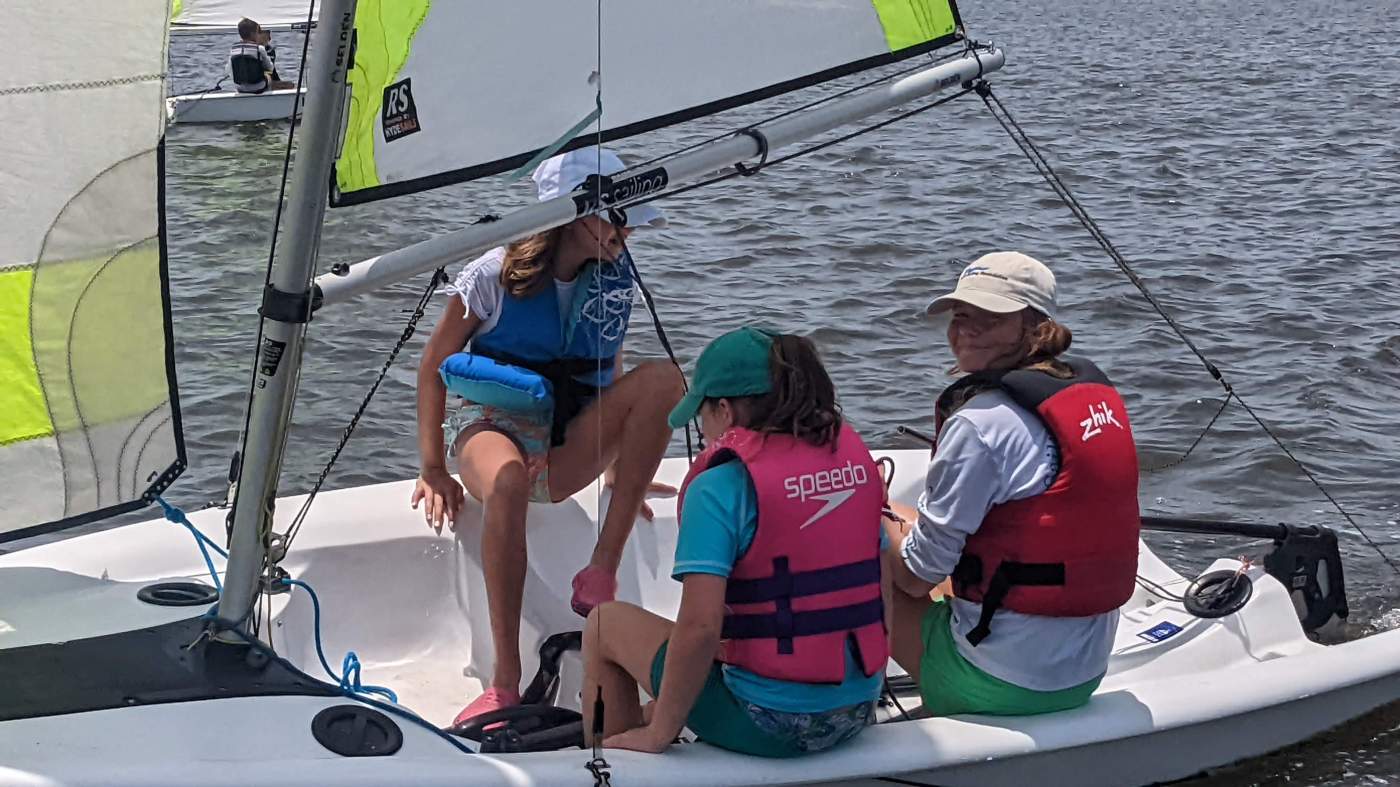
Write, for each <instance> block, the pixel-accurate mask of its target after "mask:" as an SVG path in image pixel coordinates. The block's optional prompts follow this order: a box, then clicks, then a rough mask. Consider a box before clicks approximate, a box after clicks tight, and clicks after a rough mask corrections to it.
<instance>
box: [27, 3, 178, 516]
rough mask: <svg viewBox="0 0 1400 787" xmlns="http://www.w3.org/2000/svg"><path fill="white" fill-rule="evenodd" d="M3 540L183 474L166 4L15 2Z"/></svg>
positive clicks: (101, 508)
mask: <svg viewBox="0 0 1400 787" xmlns="http://www.w3.org/2000/svg"><path fill="white" fill-rule="evenodd" d="M6 11H7V13H6V18H5V24H6V26H7V27H8V28H9V29H10V32H11V34H10V36H9V39H8V40H9V44H7V45H6V47H5V48H4V51H3V54H0V62H3V68H0V139H4V140H6V144H5V145H4V147H3V148H0V541H7V540H10V539H13V538H17V537H21V536H23V535H30V534H34V533H38V532H43V531H46V530H51V529H57V528H61V527H65V526H69V525H73V524H78V523H81V522H85V521H89V520H92V519H95V518H99V517H102V516H107V515H110V514H113V513H117V512H120V511H123V510H127V509H131V508H135V507H137V506H140V505H141V504H142V503H141V498H142V496H143V495H148V494H154V493H155V492H157V491H159V490H162V489H164V488H165V487H166V486H168V485H169V484H170V482H172V481H173V480H174V479H175V477H176V476H178V475H179V473H180V472H181V471H182V470H183V469H184V467H185V458H184V441H183V438H182V436H181V432H180V418H179V407H178V402H177V400H176V398H175V394H174V390H173V383H174V369H175V365H174V358H173V355H172V353H171V346H170V345H171V341H170V311H169V298H168V295H167V292H166V275H165V274H166V270H165V244H164V194H163V193H162V190H161V187H160V178H161V168H162V162H163V154H164V150H163V147H162V134H163V133H164V130H165V63H166V34H167V28H166V22H165V20H166V11H167V5H166V0H103V2H101V3H92V4H88V5H86V6H84V9H83V13H81V14H55V13H54V9H53V8H52V7H51V6H49V5H46V4H44V3H12V4H9V6H8V7H7V9H6Z"/></svg>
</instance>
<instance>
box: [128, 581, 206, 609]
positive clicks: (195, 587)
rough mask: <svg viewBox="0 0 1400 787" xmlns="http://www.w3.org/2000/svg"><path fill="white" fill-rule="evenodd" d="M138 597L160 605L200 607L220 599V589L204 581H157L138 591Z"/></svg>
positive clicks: (148, 602)
mask: <svg viewBox="0 0 1400 787" xmlns="http://www.w3.org/2000/svg"><path fill="white" fill-rule="evenodd" d="M136 597H137V598H139V599H141V600H142V601H144V602H146V603H147V604H155V605H156V606H158V607H198V606H203V605H204V604H213V603H214V602H215V601H218V600H219V591H217V590H215V589H214V588H212V587H210V586H208V585H206V584H204V583H203V582H157V583H155V584H153V585H147V586H145V587H143V588H141V589H140V590H138V591H136Z"/></svg>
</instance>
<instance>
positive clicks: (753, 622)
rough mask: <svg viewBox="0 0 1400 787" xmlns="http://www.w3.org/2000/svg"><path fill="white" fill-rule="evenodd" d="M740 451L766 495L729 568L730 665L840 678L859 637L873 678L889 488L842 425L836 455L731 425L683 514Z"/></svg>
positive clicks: (880, 649) (882, 648)
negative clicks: (750, 534) (712, 471)
mask: <svg viewBox="0 0 1400 787" xmlns="http://www.w3.org/2000/svg"><path fill="white" fill-rule="evenodd" d="M735 458H737V459H738V460H739V461H741V462H743V463H744V468H745V469H746V470H747V471H748V473H749V477H750V478H752V479H753V485H754V488H755V489H756V490H757V491H758V530H757V532H756V533H755V534H754V538H753V543H752V544H750V545H749V548H748V551H746V552H745V553H744V554H743V555H742V556H740V558H739V560H738V561H737V562H736V563H735V564H734V568H733V570H732V571H731V573H730V575H729V584H728V586H727V587H726V589H725V598H724V601H725V616H724V629H723V633H722V635H721V636H722V638H723V640H722V642H721V645H720V660H721V661H723V662H725V663H726V664H733V665H735V666H737V667H743V668H744V669H746V670H749V671H750V672H753V673H756V674H759V675H762V676H764V677H768V678H774V679H778V680H790V681H794V682H797V683H840V682H841V681H842V680H843V679H844V678H845V676H846V643H847V642H848V641H852V642H854V645H855V648H856V653H857V654H858V656H859V659H860V664H861V668H862V670H863V671H864V672H865V674H866V676H867V677H868V676H870V675H874V674H875V673H876V672H877V671H879V670H883V669H884V668H885V662H886V661H887V660H888V659H889V648H888V644H887V643H886V639H885V625H884V603H883V601H882V599H881V597H880V510H881V507H882V505H883V502H884V488H883V486H882V485H881V482H880V475H879V472H878V471H877V470H876V468H875V462H874V460H873V459H872V458H871V456H870V452H869V451H868V450H866V448H865V444H864V443H863V442H861V439H860V436H859V435H857V434H856V433H855V430H853V429H851V428H850V427H849V426H846V425H842V427H841V432H840V434H839V435H838V436H837V440H836V450H835V451H834V452H833V451H832V450H831V447H830V446H821V447H818V446H813V445H810V444H808V443H805V442H803V441H801V440H798V439H796V438H794V437H791V436H788V435H779V434H761V433H758V432H754V431H750V430H748V429H739V428H736V429H731V430H729V431H728V432H726V433H725V434H724V436H722V437H721V438H720V439H718V440H716V441H715V442H714V444H713V445H711V446H709V447H708V448H706V449H705V451H703V452H702V453H701V454H700V456H699V457H697V458H696V460H695V463H694V464H692V465H691V466H690V471H689V472H688V473H687V474H686V477H685V482H684V483H682V484H681V492H680V500H679V501H678V504H677V510H680V511H683V510H684V507H685V493H686V489H687V488H688V487H689V486H690V482H691V481H692V480H693V479H694V478H695V476H697V475H699V474H700V473H701V472H702V471H704V470H707V469H709V468H711V467H714V466H715V465H718V464H721V463H723V462H727V461H729V460H730V459H735ZM682 526H684V525H683V524H682Z"/></svg>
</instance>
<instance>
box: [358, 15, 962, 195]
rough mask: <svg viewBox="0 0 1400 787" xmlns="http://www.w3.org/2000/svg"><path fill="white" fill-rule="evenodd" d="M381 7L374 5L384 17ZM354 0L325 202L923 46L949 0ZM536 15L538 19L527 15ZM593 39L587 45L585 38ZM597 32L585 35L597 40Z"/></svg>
mask: <svg viewBox="0 0 1400 787" xmlns="http://www.w3.org/2000/svg"><path fill="white" fill-rule="evenodd" d="M386 13H387V15H386ZM603 14H604V18H603V19H602V20H601V25H600V20H599V18H598V16H597V14H596V6H595V5H594V4H591V3H560V2H557V1H556V0H519V2H516V3H513V4H510V5H509V6H499V5H486V4H479V3H456V4H454V3H447V2H442V0H439V1H438V2H432V1H431V0H405V2H401V3H388V2H386V0H362V2H361V3H360V5H359V9H358V12H357V15H356V29H357V35H358V40H359V43H358V46H357V51H356V60H355V65H354V68H353V69H352V71H351V75H350V78H349V86H350V92H351V100H350V104H349V106H350V112H349V117H348V121H347V125H346V130H345V137H344V141H343V144H342V147H341V150H340V155H339V158H338V160H337V164H336V178H335V190H334V192H333V193H332V204H333V205H350V204H356V203H361V202H367V201H371V200H375V199H381V198H384V197H391V196H397V195H402V194H409V193H413V192H417V191H422V190H425V189H430V188H436V187H439V186H444V185H448V184H451V183H458V182H462V181H467V180H473V179H476V178H481V177H486V176H489V175H494V174H498V173H502V172H507V171H510V170H513V169H516V168H518V167H520V166H521V165H523V164H525V163H526V162H528V161H530V160H531V159H532V158H533V157H534V156H535V155H536V154H538V153H539V151H540V150H541V149H544V148H546V147H547V146H550V145H551V144H553V143H556V142H558V141H559V140H560V135H561V134H565V133H566V131H567V130H569V129H571V128H572V127H574V126H575V124H577V123H578V121H579V118H582V117H586V116H588V114H589V113H590V112H591V111H593V110H594V108H595V106H596V105H597V103H598V102H599V100H600V99H601V104H602V107H603V111H602V115H601V118H600V119H599V121H598V123H597V124H595V125H591V126H590V127H588V128H587V129H586V130H585V131H584V132H583V133H582V134H580V135H579V136H578V137H577V138H575V139H566V141H565V142H564V144H563V146H562V149H565V150H567V149H572V148H577V147H580V146H583V145H587V144H592V143H594V142H596V141H597V140H598V139H599V138H600V137H601V139H602V140H603V141H605V142H607V141H613V140H617V139H621V138H625V137H630V136H634V135H637V134H642V133H646V132H648V131H652V130H655V129H659V128H663V127H665V126H670V125H674V124H677V123H682V122H685V121H688V120H693V119H695V118H699V117H703V116H706V115H710V114H714V113H717V112H722V111H724V110H728V109H732V108H735V107H739V106H743V105H746V104H751V103H753V102H756V101H761V100H764V99H768V98H772V97H774V96H778V95H781V94H783V93H787V92H791V91H793V90H797V89H800V88H803V87H807V86H811V85H816V84H820V83H822V82H826V81H830V80H832V79H836V78H838V77H841V76H844V75H847V74H852V73H857V72H860V71H865V70H868V69H871V68H875V67H878V66H880V65H883V64H886V63H891V62H895V61H897V60H901V59H905V58H909V57H914V56H917V55H921V54H924V53H926V52H929V51H931V50H933V49H935V48H938V47H941V46H946V45H948V44H951V43H954V42H956V41H958V40H960V38H961V30H960V21H959V18H958V15H957V9H956V6H955V5H954V4H953V3H952V2H951V0H898V2H890V1H887V0H729V1H728V2H726V3H725V6H724V9H723V11H722V12H719V11H717V10H716V9H715V7H714V6H713V5H710V4H706V3H692V2H683V1H682V0H612V1H611V2H608V3H605V4H603ZM542 20H548V24H544V23H542ZM600 38H601V41H600ZM600 43H601V46H600Z"/></svg>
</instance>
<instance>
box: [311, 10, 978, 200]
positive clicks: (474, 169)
mask: <svg viewBox="0 0 1400 787" xmlns="http://www.w3.org/2000/svg"><path fill="white" fill-rule="evenodd" d="M951 5H952V8H953V20H954V28H953V29H954V32H953V33H952V34H950V35H946V36H943V37H942V38H938V39H935V40H933V41H928V42H926V43H923V44H919V45H918V46H912V47H909V48H907V49H901V50H899V51H898V52H889V53H886V54H883V55H875V56H873V57H867V58H865V59H863V60H856V61H854V62H851V63H846V64H845V65H840V66H835V67H833V68H828V69H826V70H824V71H818V72H816V73H813V74H808V75H806V76H802V77H797V78H795V79H789V80H787V81H785V82H778V83H776V84H773V85H769V86H768V87H763V88H759V89H757V90H751V91H749V92H747V93H740V94H739V95H737V96H730V97H728V98H724V99H720V100H718V101H711V102H709V103H706V104H698V105H696V106H693V107H690V108H688V109H682V110H678V111H676V112H672V113H670V114H667V115H658V116H657V117H654V118H648V119H647V120H642V121H638V122H636V123H629V124H628V125H625V126H619V127H617V128H614V129H605V130H604V131H603V133H602V134H601V135H600V134H593V133H590V134H586V135H583V136H579V137H575V138H574V139H572V140H570V141H569V142H568V143H567V144H566V145H564V146H563V147H562V148H560V149H559V151H558V152H559V153H565V152H568V151H570V150H575V149H577V148H581V147H585V146H587V145H592V144H595V143H597V142H599V141H600V138H601V141H602V142H612V141H614V140H618V139H623V138H625V137H631V136H635V135H637V134H644V133H646V132H648V131H654V130H656V129H659V128H665V127H666V126H673V125H675V124H677V123H684V122H686V121H688V120H694V119H696V118H701V117H704V116H706V115H713V114H715V113H717V112H723V111H725V110H728V109H734V108H735V107H741V106H744V105H745V104H752V103H754V102H756V101H762V100H764V99H767V98H772V97H774V96H780V95H782V94H784V93H790V92H792V91H794V90H800V89H802V88H804V87H811V86H812V85H818V84H821V83H822V82H827V81H830V80H832V79H837V78H839V77H843V76H846V75H847V74H855V73H858V72H860V71H867V70H869V69H872V68H878V67H879V66H883V65H888V64H890V63H898V62H899V61H901V60H906V59H908V58H911V57H915V56H917V55H922V54H924V53H926V52H931V51H933V50H935V49H939V48H941V47H945V46H948V45H949V44H955V43H957V42H959V41H961V40H963V34H962V21H961V19H962V17H961V15H960V14H959V13H958V8H957V4H955V3H954V4H951ZM540 150H541V148H535V149H534V150H528V151H525V152H524V153H518V154H516V155H514V156H507V157H506V158H502V159H496V160H495V161H488V162H486V163H483V164H477V165H475V166H471V167H464V168H462V169H454V170H451V171H449V172H440V173H438V174H436V175H425V176H424V177H421V178H413V179H412V180H403V181H399V182H398V183H390V184H387V185H383V186H375V187H373V188H368V189H361V190H359V191H354V192H351V193H349V194H343V193H341V192H340V190H339V189H338V188H337V187H336V177H335V169H334V167H332V169H331V179H330V180H331V182H330V190H329V195H330V206H331V207H333V208H343V207H347V206H350V205H362V204H364V203H366V202H374V201H375V200H381V199H388V198H390V197H401V196H404V195H406V194H416V193H418V192H420V191H427V190H429V189H436V188H441V187H443V186H450V185H452V184H454V183H462V182H464V181H468V180H476V179H477V178H484V177H487V176H490V175H497V174H500V173H502V172H508V171H510V170H513V169H516V168H517V167H520V166H522V165H524V164H525V163H526V162H528V161H530V160H531V159H533V158H534V157H535V156H536V155H537V154H538V153H539V152H540Z"/></svg>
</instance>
